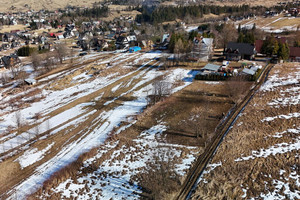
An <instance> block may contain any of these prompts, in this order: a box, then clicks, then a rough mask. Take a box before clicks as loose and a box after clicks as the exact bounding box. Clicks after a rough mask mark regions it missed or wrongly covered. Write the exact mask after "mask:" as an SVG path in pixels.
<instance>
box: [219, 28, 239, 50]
mask: <svg viewBox="0 0 300 200" xmlns="http://www.w3.org/2000/svg"><path fill="white" fill-rule="evenodd" d="M219 35H220V37H221V44H222V46H223V48H225V47H226V45H227V43H228V42H231V41H236V40H237V37H238V32H237V30H236V28H235V25H234V24H233V23H226V24H224V27H223V29H222V31H221V33H220V34H219Z"/></svg>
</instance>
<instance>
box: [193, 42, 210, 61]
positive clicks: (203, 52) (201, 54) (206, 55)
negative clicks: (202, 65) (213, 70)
mask: <svg viewBox="0 0 300 200" xmlns="http://www.w3.org/2000/svg"><path fill="white" fill-rule="evenodd" d="M213 41H214V40H213V38H199V37H195V38H194V40H193V49H192V51H191V54H190V58H191V59H192V60H197V61H202V62H207V61H208V60H209V59H210V58H211V54H212V52H213Z"/></svg>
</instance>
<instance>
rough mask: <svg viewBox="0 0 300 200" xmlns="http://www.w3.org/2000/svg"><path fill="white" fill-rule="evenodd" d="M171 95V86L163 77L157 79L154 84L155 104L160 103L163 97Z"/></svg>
mask: <svg viewBox="0 0 300 200" xmlns="http://www.w3.org/2000/svg"><path fill="white" fill-rule="evenodd" d="M170 93H171V85H170V83H169V82H166V81H164V80H163V77H159V78H156V80H155V81H154V83H153V100H154V103H156V102H158V101H160V100H161V99H162V97H164V96H166V95H169V94H170Z"/></svg>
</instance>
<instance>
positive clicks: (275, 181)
mask: <svg viewBox="0 0 300 200" xmlns="http://www.w3.org/2000/svg"><path fill="white" fill-rule="evenodd" d="M299 72H300V66H299V64H297V63H287V64H278V65H276V66H275V67H274V68H273V69H272V71H271V72H270V75H269V78H268V80H267V81H266V82H265V83H264V85H263V86H262V87H261V89H260V90H259V91H258V92H257V93H256V94H255V96H254V98H253V99H252V100H251V101H250V103H249V105H248V106H247V107H246V108H245V110H244V111H243V112H242V114H240V116H239V118H238V119H237V121H236V122H235V125H234V126H233V128H232V129H231V130H230V131H229V133H228V134H227V136H226V137H225V140H224V141H223V142H222V143H221V145H220V147H219V149H218V150H217V152H216V154H215V156H214V157H213V159H212V160H211V162H210V164H209V165H208V166H207V168H206V170H205V171H204V173H203V174H202V176H201V177H200V179H199V182H198V186H197V188H196V191H195V192H194V194H193V195H192V199H222V198H225V197H226V198H230V199H243V198H246V197H247V199H248V198H249V199H299V198H300V183H299V178H300V170H299V167H300V166H299V163H300V160H299V148H300V145H299V131H300V124H299V117H300V113H299V103H300V99H299V96H300V95H299V91H300V90H299V80H300V74H299Z"/></svg>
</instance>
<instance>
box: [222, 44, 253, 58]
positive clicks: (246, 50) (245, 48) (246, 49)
mask: <svg viewBox="0 0 300 200" xmlns="http://www.w3.org/2000/svg"><path fill="white" fill-rule="evenodd" d="M227 49H232V50H238V51H239V52H240V54H243V55H253V54H255V53H256V51H255V47H254V45H252V44H247V43H237V42H229V43H228V44H227Z"/></svg>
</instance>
